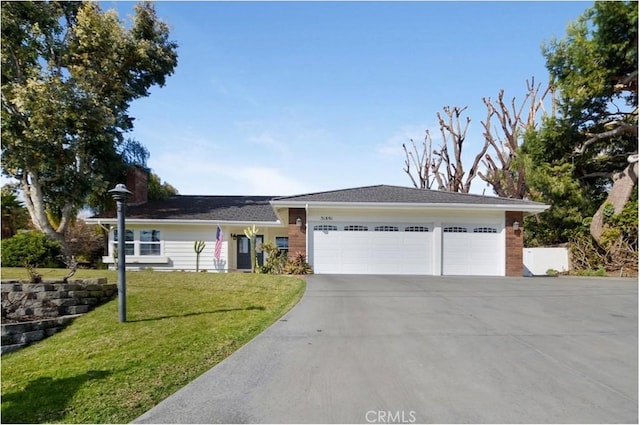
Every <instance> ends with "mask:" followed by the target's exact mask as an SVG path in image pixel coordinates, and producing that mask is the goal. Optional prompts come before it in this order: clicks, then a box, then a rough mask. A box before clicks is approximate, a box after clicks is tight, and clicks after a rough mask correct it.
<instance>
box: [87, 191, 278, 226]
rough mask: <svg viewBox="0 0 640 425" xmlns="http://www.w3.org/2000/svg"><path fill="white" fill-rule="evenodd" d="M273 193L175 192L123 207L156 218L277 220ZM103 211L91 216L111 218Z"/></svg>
mask: <svg viewBox="0 0 640 425" xmlns="http://www.w3.org/2000/svg"><path fill="white" fill-rule="evenodd" d="M273 198H274V197H273V196H192V195H176V196H172V197H170V198H169V199H167V200H166V201H149V202H147V203H145V204H142V205H137V206H129V207H127V218H131V219H158V220H181V219H185V220H221V221H257V222H260V221H264V222H275V221H277V220H278V218H277V217H276V215H275V213H274V211H273V208H272V207H271V205H270V204H269V201H270V200H271V199H273ZM114 217H115V213H114V212H110V213H105V214H101V215H97V216H95V217H92V218H114Z"/></svg>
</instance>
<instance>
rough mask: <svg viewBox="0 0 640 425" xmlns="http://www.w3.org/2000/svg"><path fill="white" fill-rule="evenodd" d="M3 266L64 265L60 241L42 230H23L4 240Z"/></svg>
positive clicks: (54, 266)
mask: <svg viewBox="0 0 640 425" xmlns="http://www.w3.org/2000/svg"><path fill="white" fill-rule="evenodd" d="M2 266H3V267H28V268H29V267H30V268H35V267H52V268H56V267H63V263H62V261H60V243H58V242H56V241H53V240H51V239H49V238H47V237H46V236H45V235H44V234H42V233H40V232H35V231H32V232H23V233H18V234H17V235H15V236H13V237H11V238H9V239H4V240H3V241H2Z"/></svg>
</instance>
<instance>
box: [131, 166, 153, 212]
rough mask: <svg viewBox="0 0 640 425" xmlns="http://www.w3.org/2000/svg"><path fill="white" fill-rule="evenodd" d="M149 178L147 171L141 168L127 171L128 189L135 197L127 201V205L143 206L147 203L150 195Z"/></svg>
mask: <svg viewBox="0 0 640 425" xmlns="http://www.w3.org/2000/svg"><path fill="white" fill-rule="evenodd" d="M148 184H149V177H148V176H147V171H146V170H144V169H142V168H140V167H129V168H128V169H127V189H129V190H130V191H131V192H133V195H131V196H130V197H129V199H127V205H142V204H144V203H146V202H147V200H148V195H149V187H148Z"/></svg>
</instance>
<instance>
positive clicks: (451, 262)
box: [442, 224, 504, 276]
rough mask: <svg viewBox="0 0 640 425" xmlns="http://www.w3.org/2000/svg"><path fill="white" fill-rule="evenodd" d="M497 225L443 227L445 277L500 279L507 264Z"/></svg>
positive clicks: (446, 225) (443, 266)
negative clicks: (495, 277) (503, 267)
mask: <svg viewBox="0 0 640 425" xmlns="http://www.w3.org/2000/svg"><path fill="white" fill-rule="evenodd" d="M499 230H500V229H499V227H498V226H497V225H486V224H482V225H469V224H445V225H443V226H442V274H443V275H467V276H500V275H502V274H503V272H502V267H501V264H503V263H504V259H503V254H502V250H501V249H500V246H501V240H502V238H501V234H500V233H499Z"/></svg>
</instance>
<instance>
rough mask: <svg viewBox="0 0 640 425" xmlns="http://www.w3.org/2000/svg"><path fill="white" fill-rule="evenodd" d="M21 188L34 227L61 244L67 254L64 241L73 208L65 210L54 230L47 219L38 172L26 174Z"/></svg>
mask: <svg viewBox="0 0 640 425" xmlns="http://www.w3.org/2000/svg"><path fill="white" fill-rule="evenodd" d="M20 186H21V188H22V191H23V193H24V198H25V205H26V207H27V211H29V216H31V221H32V222H33V225H34V226H35V227H36V228H37V229H38V230H40V231H41V232H42V233H44V235H45V236H46V237H48V238H49V239H53V240H55V241H58V242H60V244H61V246H62V252H66V248H67V246H66V243H65V240H64V232H65V230H66V228H67V225H68V223H69V221H70V219H71V212H72V208H67V207H66V206H65V208H63V214H62V215H63V216H62V219H61V221H60V225H59V226H58V228H57V229H54V228H53V226H52V225H51V223H50V222H49V218H48V217H47V211H46V207H45V202H44V196H43V193H42V187H41V184H40V180H39V178H38V174H37V172H25V174H24V176H23V177H22V179H21V180H20Z"/></svg>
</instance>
